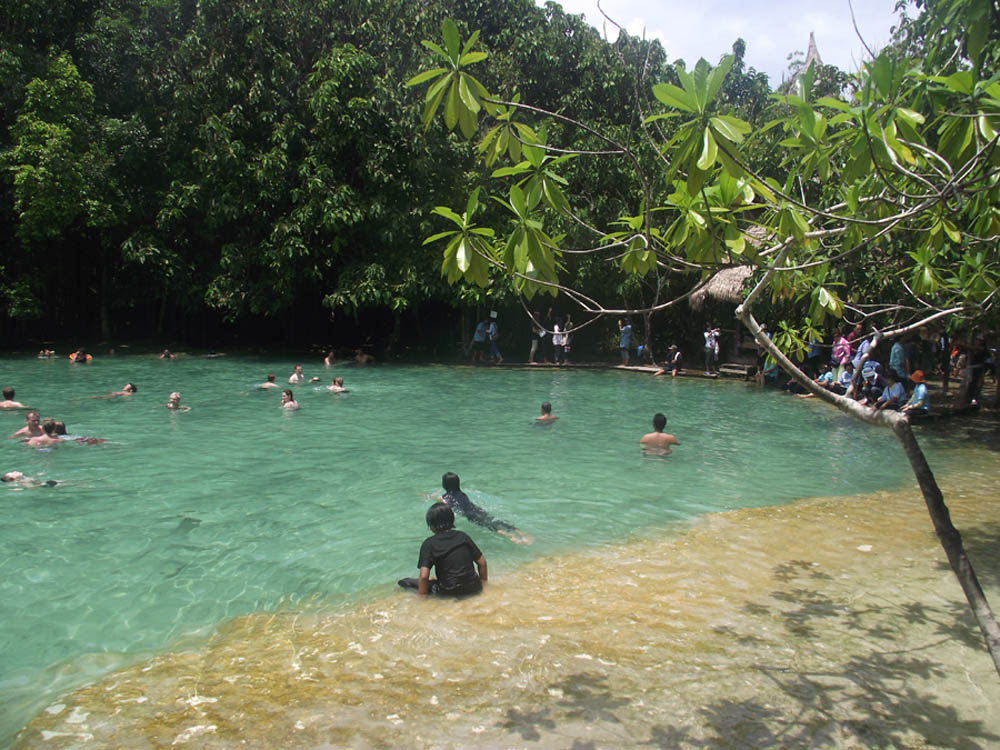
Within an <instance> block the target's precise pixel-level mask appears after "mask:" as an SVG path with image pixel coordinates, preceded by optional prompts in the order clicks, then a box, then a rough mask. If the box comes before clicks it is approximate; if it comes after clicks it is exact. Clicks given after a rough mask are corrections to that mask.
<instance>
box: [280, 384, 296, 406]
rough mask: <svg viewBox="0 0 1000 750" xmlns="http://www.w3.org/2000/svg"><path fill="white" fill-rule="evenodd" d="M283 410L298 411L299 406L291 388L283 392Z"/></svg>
mask: <svg viewBox="0 0 1000 750" xmlns="http://www.w3.org/2000/svg"><path fill="white" fill-rule="evenodd" d="M281 408H282V409H298V408H299V404H298V402H297V401H296V400H295V396H293V395H292V390H291V388H286V389H285V390H283V391H282V392H281Z"/></svg>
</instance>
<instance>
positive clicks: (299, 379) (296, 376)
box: [288, 365, 306, 385]
mask: <svg viewBox="0 0 1000 750" xmlns="http://www.w3.org/2000/svg"><path fill="white" fill-rule="evenodd" d="M304 382H306V376H305V375H303V374H302V365H295V369H294V370H293V371H292V374H291V375H289V376H288V383H289V385H296V384H298V383H304Z"/></svg>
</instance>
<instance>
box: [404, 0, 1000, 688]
mask: <svg viewBox="0 0 1000 750" xmlns="http://www.w3.org/2000/svg"><path fill="white" fill-rule="evenodd" d="M990 5H991V4H990V3H988V2H985V0H950V2H941V3H930V2H928V3H927V5H926V7H925V8H924V9H923V15H922V16H921V19H922V21H921V24H922V25H920V26H918V27H916V28H918V29H925V30H927V33H929V32H930V30H933V31H934V37H933V39H932V38H930V37H927V38H922V37H919V34H917V36H916V37H914V35H913V34H911V36H910V37H908V38H907V40H906V42H907V43H906V44H902V43H900V44H897V45H896V46H893V47H890V48H888V49H886V50H883V51H882V52H881V53H880V54H878V55H877V56H873V59H871V60H870V61H869V62H867V63H866V64H865V65H864V66H863V68H862V70H861V71H860V72H859V74H858V75H857V76H856V77H855V78H854V79H853V80H852V81H851V86H850V87H849V93H844V92H842V91H841V88H842V87H838V88H837V90H836V91H830V90H827V91H826V92H825V93H826V95H824V96H818V95H817V93H816V91H815V90H814V73H815V71H814V70H813V69H811V68H810V69H809V70H807V71H804V72H802V73H801V74H800V76H799V78H798V80H797V83H796V90H795V91H794V92H792V93H788V94H782V95H776V96H775V97H774V103H775V108H776V109H775V115H776V116H775V117H774V119H773V120H772V121H771V122H769V123H768V124H766V125H760V124H759V123H753V122H748V121H747V120H746V119H744V118H743V117H741V116H739V115H740V113H739V112H738V111H737V109H736V108H735V107H734V106H733V104H732V103H731V102H727V101H726V98H725V97H723V96H721V92H723V91H724V90H725V88H726V82H727V78H728V77H729V76H730V75H731V73H732V70H733V66H734V58H733V57H732V56H729V57H726V58H724V59H723V60H722V61H721V62H720V64H719V65H718V66H716V67H714V68H713V67H712V66H711V65H710V64H709V63H707V62H706V61H705V60H699V61H698V63H697V64H696V65H695V66H694V67H693V68H692V69H690V70H689V69H688V68H687V67H686V66H685V65H683V64H678V65H677V66H675V68H674V69H673V71H672V72H671V73H670V74H669V75H663V76H659V73H660V71H658V70H656V69H650V68H649V67H646V66H642V65H640V66H637V67H635V68H633V72H632V74H631V76H632V79H633V81H634V87H633V91H634V94H633V96H632V99H631V101H630V107H631V110H632V111H633V112H634V113H635V115H636V120H637V121H638V122H639V123H640V129H639V130H638V131H637V134H638V135H640V136H641V137H636V138H634V139H632V138H627V137H622V134H621V133H620V132H614V131H613V130H609V129H606V128H602V127H601V125H600V124H599V123H597V124H595V123H593V122H590V121H589V120H581V119H575V118H573V117H571V116H569V115H567V114H566V113H565V112H563V111H560V110H557V109H556V108H553V107H540V106H536V105H534V104H529V103H525V102H523V101H519V100H518V99H517V98H516V97H515V96H514V95H513V93H506V94H504V93H492V92H491V91H490V90H489V89H488V88H487V87H486V86H485V85H484V84H483V83H482V82H481V81H480V80H479V78H477V77H476V75H477V71H478V68H477V66H479V65H481V61H482V60H483V59H484V57H483V55H482V54H477V47H476V43H477V35H476V34H475V33H474V32H473V33H472V34H471V35H469V36H468V37H466V38H465V39H464V40H463V38H462V35H461V34H460V31H459V28H458V26H457V25H456V24H455V23H453V22H451V21H449V20H446V21H445V22H444V23H443V25H442V42H443V43H442V44H433V43H425V46H427V48H428V49H430V50H431V51H432V52H433V54H434V55H435V56H436V57H437V58H438V59H439V60H441V61H444V62H445V63H446V64H445V66H444V67H441V66H440V65H439V66H438V67H437V68H436V69H431V70H428V71H425V72H423V73H421V74H418V75H417V76H415V77H413V78H412V79H410V81H409V84H410V85H411V86H416V85H424V84H428V83H429V84H430V85H429V86H428V89H427V93H426V95H425V109H424V118H423V119H424V123H425V124H427V123H430V122H431V120H433V119H434V118H435V116H436V115H437V114H438V113H439V112H443V115H444V118H443V119H444V125H445V127H446V129H448V130H451V131H456V130H457V131H458V132H460V133H461V134H462V135H463V136H464V137H466V138H469V139H472V138H476V137H478V136H479V128H478V127H477V125H478V123H479V122H480V118H481V117H483V116H485V118H492V120H487V122H486V124H485V125H484V128H485V133H486V134H485V136H483V137H482V140H481V141H480V144H481V147H480V150H481V152H482V153H484V154H485V155H486V157H487V161H488V162H489V164H490V165H491V166H490V167H489V168H487V169H484V172H483V187H482V188H481V192H480V193H479V194H476V199H475V200H470V201H469V202H468V203H467V204H466V208H465V212H464V214H462V215H461V217H460V219H461V222H460V226H464V227H472V226H477V227H480V228H481V229H480V231H479V232H478V233H477V234H476V235H475V241H472V239H471V237H470V238H469V240H468V241H464V240H459V241H458V246H459V247H461V248H462V250H463V251H462V252H456V251H455V250H456V236H457V235H455V234H454V232H455V230H454V228H451V229H450V233H444V232H442V233H439V234H438V235H436V237H437V238H438V239H441V240H444V239H448V240H449V242H448V244H447V247H446V250H445V255H444V263H443V266H442V272H443V273H444V274H446V275H447V276H448V278H449V279H451V280H458V279H462V280H464V281H466V282H469V283H474V284H483V283H486V282H487V281H488V279H489V278H492V277H502V278H505V279H507V280H508V282H509V283H511V284H512V285H513V286H514V287H515V288H516V289H517V291H518V292H519V293H520V294H522V295H523V296H524V297H525V298H527V299H529V300H530V299H531V298H532V297H533V296H534V295H536V294H550V295H556V294H559V295H565V296H566V297H567V298H568V299H569V300H571V301H572V303H573V304H575V305H577V306H579V308H580V309H581V310H582V311H583V312H585V313H587V314H589V315H593V316H597V317H599V316H605V315H620V314H623V313H645V314H649V313H652V312H657V311H662V310H666V309H668V308H670V307H672V306H675V305H677V304H679V303H680V302H681V301H682V300H683V299H685V298H686V297H687V296H688V295H690V294H691V293H692V292H694V291H696V290H698V289H700V288H701V287H702V286H704V285H705V284H706V283H707V282H708V281H709V280H710V279H711V278H712V276H713V275H714V274H715V273H717V272H718V271H720V270H723V269H727V268H734V267H741V268H744V269H746V270H747V273H748V274H749V276H750V283H749V286H748V288H747V291H746V292H745V293H744V296H743V300H742V303H741V304H740V305H739V306H738V307H737V308H736V316H737V318H738V319H739V320H740V322H741V323H742V324H743V325H744V326H745V327H746V329H747V330H748V331H749V332H750V333H752V334H753V336H754V337H755V339H756V340H757V342H758V343H759V344H760V345H761V346H762V347H764V348H765V349H766V350H767V352H768V353H769V356H770V357H771V358H773V360H774V361H776V362H778V363H779V364H780V365H781V367H783V368H784V369H785V370H786V371H787V372H788V373H790V374H791V375H792V376H793V377H794V378H795V379H796V380H798V381H799V382H800V383H801V384H802V385H803V387H805V388H807V389H809V390H810V391H812V392H813V393H814V394H815V395H817V396H818V397H820V398H821V399H823V400H824V401H827V402H828V403H830V404H832V405H834V406H836V407H837V408H839V409H841V410H843V411H845V412H847V413H849V414H851V415H852V416H854V417H856V418H858V419H861V420H863V421H865V422H868V423H871V424H875V425H880V426H884V427H889V428H891V429H892V430H893V432H894V433H895V435H896V436H897V438H898V439H899V441H900V443H901V445H902V448H903V450H904V452H905V453H906V456H907V458H908V459H909V461H910V464H911V467H912V469H913V471H914V474H915V476H916V479H917V481H918V483H919V486H920V488H921V491H922V494H923V496H924V499H925V502H926V505H927V508H928V511H929V513H930V516H931V519H932V521H933V523H934V526H935V529H936V531H937V533H938V536H939V538H940V540H941V543H942V546H943V547H944V549H945V552H946V554H947V555H948V559H949V561H950V563H951V566H952V568H953V570H954V571H955V574H956V576H957V578H958V580H959V582H960V584H961V585H962V588H963V590H964V592H965V594H966V597H967V599H968V601H969V603H970V606H971V607H972V609H973V612H974V614H975V616H976V618H977V622H978V623H979V625H980V628H981V630H982V632H983V635H984V638H985V641H986V645H987V648H988V649H989V651H990V653H991V655H992V657H993V659H994V663H995V665H996V667H997V670H998V672H1000V628H998V626H997V623H996V620H995V619H994V617H993V614H992V612H991V611H990V609H989V606H988V604H987V602H986V599H985V596H984V595H983V592H982V589H981V587H980V585H979V583H978V581H977V579H976V576H975V573H974V572H973V570H972V566H971V564H970V562H969V560H968V558H967V556H966V554H965V552H964V549H963V546H962V542H961V537H960V535H959V533H958V531H957V530H956V529H955V528H954V526H953V525H952V523H951V521H950V518H949V514H948V509H947V507H946V505H945V503H944V500H943V497H942V494H941V491H940V489H939V488H938V486H937V484H936V482H935V480H934V477H933V474H932V472H931V470H930V468H929V466H928V464H927V462H926V460H925V457H924V455H923V453H922V451H921V450H920V447H919V445H918V442H917V440H916V437H915V435H914V433H913V430H912V429H911V426H910V423H909V421H908V419H907V417H906V415H904V414H899V413H896V412H886V411H875V410H874V409H872V408H870V407H867V406H864V405H862V404H861V403H859V402H858V401H856V400H855V399H854V398H853V390H854V386H852V388H851V389H850V390H849V391H848V393H847V395H845V396H838V395H836V394H834V393H832V392H830V391H827V390H825V389H822V388H819V387H818V386H817V385H816V384H815V383H814V382H813V381H812V380H811V379H810V378H809V377H807V376H806V374H805V373H804V372H803V371H802V369H801V368H800V366H799V363H801V361H802V359H803V357H804V353H805V349H806V346H807V344H808V342H809V340H810V339H811V338H814V337H818V336H820V335H821V330H822V326H823V325H824V322H825V321H827V320H830V319H833V320H839V319H841V318H845V317H846V318H847V319H850V320H852V322H853V321H858V322H864V323H865V324H866V325H868V326H869V327H870V328H871V329H872V330H873V331H874V335H873V345H874V348H877V347H878V346H879V344H880V343H881V342H883V341H887V340H890V339H893V338H898V337H901V336H907V335H911V334H913V333H914V332H916V331H918V330H919V329H920V328H921V327H924V326H928V325H932V324H937V323H940V322H942V321H946V320H949V319H951V320H962V321H964V323H965V324H966V325H975V324H976V323H977V322H982V321H983V320H984V319H987V318H988V316H990V315H992V314H993V313H994V310H995V300H996V294H997V282H998V279H1000V264H998V258H997V240H998V237H1000V207H998V204H1000V201H998V199H1000V152H998V149H997V145H998V131H1000V74H997V73H996V72H995V71H996V70H997V67H996V66H995V65H992V66H991V65H988V64H984V63H986V62H988V61H995V59H996V55H997V50H998V41H997V39H996V34H995V32H989V33H983V32H982V31H981V30H980V29H979V28H973V27H972V26H968V27H966V26H962V25H960V24H949V23H947V19H948V18H951V17H952V16H954V15H955V14H957V16H956V17H957V18H959V19H972V18H978V17H979V16H978V15H977V13H978V14H979V15H982V12H987V15H989V13H991V12H992V10H988V11H982V8H983V7H986V6H990ZM981 6H982V7H981ZM963 14H964V15H963ZM984 25H985V24H984ZM908 28H909V30H910V31H911V32H912V31H913V27H908ZM993 28H994V29H995V28H996V27H995V26H994V27H993ZM942 36H947V37H948V40H947V41H945V42H942V41H941V39H942ZM915 48H920V49H922V50H923V51H925V52H926V51H927V50H929V49H931V48H933V50H936V52H935V53H934V54H925V55H923V56H920V57H915V56H913V55H912V54H910V52H911V51H912V50H913V49H915ZM650 93H651V94H652V97H650V96H649V94H650ZM513 118H518V121H519V123H520V124H518V125H517V126H516V127H514V128H511V127H510V126H509V125H508V124H507V123H510V122H511V120H512V119H513ZM498 128H499V130H498ZM567 132H574V133H584V134H586V136H587V137H588V139H590V140H589V144H590V145H589V147H588V148H581V147H580V146H579V143H578V142H574V141H572V140H570V139H568V138H567V139H566V141H556V140H555V139H554V138H553V137H552V134H553V133H559V134H564V133H567ZM502 136H505V137H506V139H507V140H506V145H507V148H506V149H502V148H500V147H499V146H498V145H497V139H498V138H500V137H502ZM512 143H516V144H517V145H516V146H514V147H513V148H511V144H512ZM567 143H568V145H567ZM762 154H771V155H776V156H777V158H776V159H775V158H761V155H762ZM570 157H573V158H570ZM504 160H509V165H505V166H499V167H498V166H496V164H501V163H502V162H503V161H504ZM582 160H593V161H597V162H599V163H602V164H603V163H606V162H618V161H621V162H623V163H625V164H626V165H627V168H626V169H621V170H619V171H618V172H617V174H619V175H622V176H626V177H628V178H629V180H630V181H629V184H628V185H627V186H625V187H622V188H620V189H619V190H617V191H616V193H615V195H616V199H617V201H618V211H617V214H616V217H615V218H614V219H613V221H611V222H609V223H608V224H605V225H601V224H599V223H597V221H598V220H599V219H600V217H599V216H594V215H593V214H588V212H587V210H586V209H587V204H586V201H585V200H580V194H581V192H582V191H581V190H579V189H578V188H577V185H575V184H574V183H573V182H572V181H571V180H570V179H567V175H568V174H569V166H570V165H572V164H575V163H576V162H579V161H582ZM494 162H495V163H494ZM489 178H492V180H491V179H489ZM497 182H500V185H497ZM490 191H492V195H491V196H490V197H491V198H493V200H494V202H495V203H498V204H500V205H502V206H503V207H504V209H506V211H507V212H508V213H509V214H510V215H511V217H512V218H510V219H509V220H508V221H506V222H495V221H490V222H489V226H490V227H495V228H496V229H497V230H498V231H497V232H496V234H495V236H493V237H491V236H490V235H489V233H488V232H485V231H482V229H486V228H487V227H486V226H484V225H482V224H477V223H476V221H475V213H476V208H477V206H478V205H480V204H481V203H482V197H483V194H484V193H487V192H490ZM435 211H436V213H437V214H438V215H440V216H442V217H444V218H446V219H448V220H450V221H451V222H452V223H453V224H459V222H458V221H456V219H457V218H459V215H458V212H456V211H450V210H449V209H447V208H444V207H442V208H439V209H435ZM566 223H575V224H576V225H577V226H578V227H582V228H583V229H584V230H585V231H584V234H586V235H589V237H590V243H589V245H588V246H586V247H582V248H581V247H580V246H576V247H574V246H571V245H568V244H567V243H566V242H565V236H564V235H563V234H561V233H558V232H555V231H552V230H550V229H549V227H553V226H556V227H561V226H564V225H565V224H566ZM459 231H462V230H461V229H460V230H459ZM578 236H579V235H578ZM433 239H434V237H432V238H431V240H433ZM578 253H579V254H584V255H586V256H587V257H588V258H589V259H591V261H592V262H594V261H595V260H597V259H599V262H601V263H603V264H605V265H612V266H614V267H616V268H617V269H618V270H619V271H620V272H622V273H624V274H626V275H627V276H628V277H629V278H638V279H646V278H656V279H661V278H662V277H667V278H669V279H671V280H673V279H684V280H686V282H687V283H686V287H687V288H686V290H685V291H684V293H683V294H680V295H678V296H674V297H672V298H670V299H667V300H662V301H661V300H656V301H655V302H654V303H653V304H647V305H645V306H640V307H636V306H627V305H626V306H622V305H621V303H620V302H619V301H618V300H614V301H612V302H608V301H607V300H606V299H604V298H600V297H599V296H598V295H596V294H594V293H593V292H592V290H590V289H588V288H586V287H585V286H583V285H579V284H575V283H573V281H572V280H570V281H567V280H566V273H565V267H566V263H567V258H569V257H572V256H573V255H575V254H578ZM484 269H485V272H484ZM848 277H852V278H859V277H863V278H869V279H871V283H866V284H861V285H858V286H856V287H853V288H850V289H848V288H845V287H844V286H843V283H844V280H845V279H846V278H848ZM768 297H769V298H770V301H771V303H772V304H774V303H786V309H787V311H788V312H789V313H790V314H794V315H797V316H798V317H797V318H789V319H786V320H783V321H780V323H781V330H782V334H783V335H782V337H781V343H782V346H781V347H779V346H778V345H777V342H776V341H775V340H772V339H771V338H769V337H768V336H767V335H766V334H765V333H764V332H763V331H762V329H761V327H760V325H759V323H758V320H757V318H756V317H755V314H754V311H755V309H757V308H759V307H760V305H761V303H762V301H764V300H766V298H768ZM802 320H805V323H804V324H803V323H802V322H801V321H802ZM867 356H871V353H869V354H868V355H866V357H867ZM858 372H859V374H860V368H859V370H858ZM855 377H856V378H857V377H859V375H856V376H855Z"/></svg>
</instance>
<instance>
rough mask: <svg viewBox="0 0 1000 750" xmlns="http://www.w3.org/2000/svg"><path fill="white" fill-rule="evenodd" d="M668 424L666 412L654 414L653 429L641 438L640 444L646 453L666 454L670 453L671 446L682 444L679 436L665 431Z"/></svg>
mask: <svg viewBox="0 0 1000 750" xmlns="http://www.w3.org/2000/svg"><path fill="white" fill-rule="evenodd" d="M666 426H667V416H666V415H665V414H660V413H656V414H654V415H653V431H652V432H647V433H646V434H645V435H643V436H642V437H641V438H639V444H640V445H641V446H642V450H643V452H644V453H648V454H650V455H659V456H665V455H667V454H668V453H670V446H672V445H680V441H679V440H677V438H675V437H674V436H673V435H670V434H668V433H666V432H664V431H663V428H664V427H666Z"/></svg>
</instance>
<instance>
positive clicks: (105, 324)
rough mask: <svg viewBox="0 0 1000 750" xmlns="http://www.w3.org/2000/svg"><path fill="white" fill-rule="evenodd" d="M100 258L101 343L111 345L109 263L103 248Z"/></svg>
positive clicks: (99, 302) (98, 302) (99, 305)
mask: <svg viewBox="0 0 1000 750" xmlns="http://www.w3.org/2000/svg"><path fill="white" fill-rule="evenodd" d="M99 257H100V264H101V280H100V284H99V288H98V295H99V297H100V298H99V299H98V301H97V307H98V311H99V315H100V321H101V342H102V343H109V342H110V341H111V311H110V309H109V307H108V295H109V294H110V292H111V290H110V289H109V288H108V286H109V282H108V262H107V257H106V254H105V252H104V249H103V248H102V249H101V253H100V256H99Z"/></svg>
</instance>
